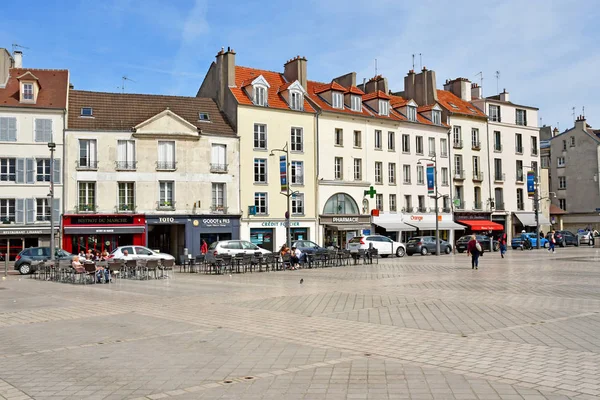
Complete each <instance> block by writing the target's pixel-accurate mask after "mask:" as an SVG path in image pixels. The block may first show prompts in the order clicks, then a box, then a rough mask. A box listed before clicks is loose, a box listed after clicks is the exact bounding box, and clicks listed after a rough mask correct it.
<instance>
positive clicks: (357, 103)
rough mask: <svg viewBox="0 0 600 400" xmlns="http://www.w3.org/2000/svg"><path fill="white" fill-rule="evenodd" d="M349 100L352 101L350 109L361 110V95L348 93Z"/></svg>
mask: <svg viewBox="0 0 600 400" xmlns="http://www.w3.org/2000/svg"><path fill="white" fill-rule="evenodd" d="M350 101H351V103H352V111H357V112H360V111H362V98H361V96H357V95H355V94H353V95H350Z"/></svg>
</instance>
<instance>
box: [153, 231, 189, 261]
mask: <svg viewBox="0 0 600 400" xmlns="http://www.w3.org/2000/svg"><path fill="white" fill-rule="evenodd" d="M148 247H149V248H150V249H152V250H158V251H160V252H161V253H167V254H170V255H172V256H173V257H178V256H179V255H181V254H183V249H184V248H185V247H186V245H185V225H177V224H175V225H148Z"/></svg>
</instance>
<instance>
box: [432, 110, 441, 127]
mask: <svg viewBox="0 0 600 400" xmlns="http://www.w3.org/2000/svg"><path fill="white" fill-rule="evenodd" d="M431 117H432V119H433V123H434V124H436V125H441V124H442V112H441V111H439V110H433V111H432V112H431Z"/></svg>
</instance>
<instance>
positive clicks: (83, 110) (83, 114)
mask: <svg viewBox="0 0 600 400" xmlns="http://www.w3.org/2000/svg"><path fill="white" fill-rule="evenodd" d="M87 110H90V111H89V112H88V111H87ZM79 116H80V117H90V118H91V117H93V116H94V109H93V108H92V107H81V111H80V112H79Z"/></svg>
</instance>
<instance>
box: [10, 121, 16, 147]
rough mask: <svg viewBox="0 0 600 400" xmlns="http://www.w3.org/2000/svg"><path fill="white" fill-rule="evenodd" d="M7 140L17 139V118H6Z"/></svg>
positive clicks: (14, 140) (13, 140)
mask: <svg viewBox="0 0 600 400" xmlns="http://www.w3.org/2000/svg"><path fill="white" fill-rule="evenodd" d="M8 140H9V141H10V142H16V141H17V119H16V118H9V119H8Z"/></svg>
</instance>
